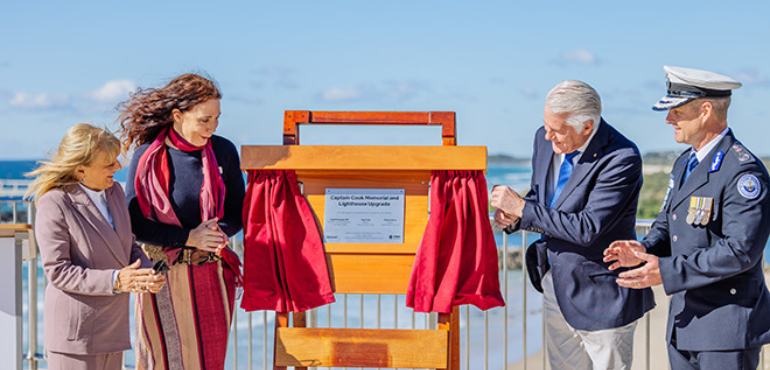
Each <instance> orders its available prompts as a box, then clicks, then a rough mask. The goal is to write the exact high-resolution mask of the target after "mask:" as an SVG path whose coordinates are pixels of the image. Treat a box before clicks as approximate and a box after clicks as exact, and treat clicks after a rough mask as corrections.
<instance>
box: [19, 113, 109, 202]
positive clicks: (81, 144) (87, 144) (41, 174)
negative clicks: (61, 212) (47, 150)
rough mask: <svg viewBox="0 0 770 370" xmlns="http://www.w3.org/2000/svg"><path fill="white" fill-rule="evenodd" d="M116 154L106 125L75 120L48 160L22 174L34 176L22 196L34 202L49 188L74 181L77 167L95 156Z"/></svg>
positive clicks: (84, 164)
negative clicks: (99, 125)
mask: <svg viewBox="0 0 770 370" xmlns="http://www.w3.org/2000/svg"><path fill="white" fill-rule="evenodd" d="M119 153H120V140H118V138H117V137H115V135H113V134H112V133H111V132H110V131H108V130H107V129H106V128H99V127H96V126H93V125H91V124H88V123H78V124H76V125H75V126H72V127H71V128H70V129H69V130H68V131H67V133H66V134H65V135H64V138H62V140H61V143H60V144H59V148H58V149H57V150H56V153H55V154H53V155H50V154H49V157H50V160H47V161H40V162H38V163H39V164H40V166H39V167H38V168H36V169H35V170H33V171H31V172H28V173H25V174H24V176H26V177H34V178H35V179H34V180H33V181H32V184H30V186H29V189H28V190H27V193H26V194H25V195H24V196H25V197H29V196H30V195H32V196H33V198H34V199H35V201H38V200H40V197H42V196H43V194H45V193H47V192H48V191H49V190H51V189H55V188H59V187H62V186H65V185H69V184H76V183H78V182H79V181H80V179H78V178H77V176H76V173H77V170H78V167H80V166H88V165H90V164H91V163H93V162H94V160H96V159H97V158H98V157H99V155H108V156H110V157H117V156H118V154H119Z"/></svg>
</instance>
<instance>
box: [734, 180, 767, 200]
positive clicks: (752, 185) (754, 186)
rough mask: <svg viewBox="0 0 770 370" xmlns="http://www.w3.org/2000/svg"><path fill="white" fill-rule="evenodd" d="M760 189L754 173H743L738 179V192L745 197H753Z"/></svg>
mask: <svg viewBox="0 0 770 370" xmlns="http://www.w3.org/2000/svg"><path fill="white" fill-rule="evenodd" d="M761 191H762V185H760V183H759V179H758V178H757V177H756V176H754V175H750V174H749V175H743V176H741V178H740V179H738V193H740V194H741V196H743V197H744V198H746V199H755V198H756V197H758V196H759V193H760V192H761Z"/></svg>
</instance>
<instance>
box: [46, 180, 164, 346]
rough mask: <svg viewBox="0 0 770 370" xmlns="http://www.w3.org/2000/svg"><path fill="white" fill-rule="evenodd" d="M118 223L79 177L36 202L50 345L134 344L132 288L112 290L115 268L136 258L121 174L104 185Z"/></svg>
mask: <svg viewBox="0 0 770 370" xmlns="http://www.w3.org/2000/svg"><path fill="white" fill-rule="evenodd" d="M105 195H106V199H107V205H108V206H109V208H110V214H111V215H112V220H113V223H114V225H115V228H114V229H113V228H112V227H111V226H110V224H109V223H108V222H107V220H105V219H104V216H102V214H101V213H100V212H99V210H98V209H97V208H96V205H95V204H94V203H93V202H92V201H91V198H89V197H88V194H86V193H85V191H83V189H82V188H80V186H78V185H77V184H74V185H67V186H64V187H61V188H57V189H53V190H50V191H49V192H48V193H46V194H45V195H43V196H42V197H41V198H40V200H39V201H38V204H37V216H36V218H35V236H36V237H37V244H38V246H39V248H40V257H41V260H42V263H43V271H44V272H45V275H46V277H47V278H48V280H49V282H50V283H49V284H48V287H47V288H46V291H45V304H44V311H43V328H44V330H45V340H44V342H45V346H46V349H48V350H49V351H54V352H59V353H70V354H81V355H82V354H89V355H93V354H100V353H111V352H118V351H124V350H127V349H130V348H131V340H130V336H129V335H130V334H129V321H128V320H129V317H128V316H129V313H128V309H129V304H130V302H129V297H130V295H129V294H128V293H118V294H116V293H114V292H113V291H112V286H113V282H112V273H113V271H114V270H117V269H121V268H123V267H125V266H127V265H129V264H131V262H133V261H136V259H137V258H139V259H141V260H142V267H143V268H146V267H152V263H151V262H150V261H149V260H148V259H147V257H146V256H145V255H144V252H143V251H142V249H141V248H140V247H139V246H138V245H137V244H136V243H135V242H134V236H133V234H132V233H131V221H130V219H129V215H128V209H127V207H126V196H125V194H124V193H123V189H122V188H121V186H120V185H119V184H118V183H117V182H116V183H115V184H114V185H113V186H112V187H111V188H109V189H107V190H106V193H105Z"/></svg>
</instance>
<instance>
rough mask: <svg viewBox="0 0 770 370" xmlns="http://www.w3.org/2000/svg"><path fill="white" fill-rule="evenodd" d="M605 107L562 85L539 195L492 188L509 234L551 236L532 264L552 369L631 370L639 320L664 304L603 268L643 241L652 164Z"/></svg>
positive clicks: (542, 145) (537, 169)
mask: <svg viewBox="0 0 770 370" xmlns="http://www.w3.org/2000/svg"><path fill="white" fill-rule="evenodd" d="M601 109H602V108H601V98H600V97H599V94H598V93H597V92H596V91H595V90H594V89H593V88H592V87H591V86H589V85H588V84H586V83H584V82H581V81H564V82H562V83H560V84H558V85H556V87H554V88H553V89H552V90H551V91H550V92H549V93H548V96H547V98H546V104H545V112H544V117H543V118H544V119H543V120H544V123H545V125H544V127H542V128H540V129H539V130H538V132H537V134H536V136H535V144H534V146H535V147H534V153H533V156H532V167H533V171H532V183H531V189H530V191H529V192H528V193H527V195H526V196H525V197H524V198H523V199H522V198H521V197H519V195H518V194H516V193H515V192H513V191H512V190H511V189H510V188H509V187H507V186H496V187H495V188H494V189H493V190H492V207H494V208H496V210H497V211H496V212H495V221H496V223H497V224H498V225H499V226H501V227H505V228H506V232H509V233H510V232H514V231H516V230H519V229H522V230H529V231H534V232H538V233H540V234H542V238H541V239H540V240H538V241H536V242H535V243H533V244H532V245H530V246H529V248H528V249H527V260H526V262H527V268H528V270H529V275H530V277H531V279H532V283H533V284H534V285H535V288H536V289H538V290H539V291H541V292H543V294H544V312H545V320H546V333H545V335H546V339H547V347H548V358H549V362H550V365H551V368H552V369H630V368H631V361H632V353H633V336H634V329H635V328H636V320H637V319H639V318H640V317H641V316H642V315H644V313H645V312H646V311H648V310H650V309H651V308H652V307H654V305H655V303H654V299H653V296H652V292H651V291H650V290H649V289H644V290H635V289H628V288H624V287H620V286H618V285H617V284H615V279H616V277H617V272H614V271H610V270H608V266H609V264H606V263H604V262H603V261H602V258H603V256H602V252H603V251H604V250H605V248H607V247H608V246H609V245H610V243H612V242H613V241H615V240H620V239H629V238H634V237H635V235H636V234H635V223H636V207H637V201H638V197H639V190H640V188H641V187H642V160H641V157H640V155H639V151H638V149H637V148H636V145H634V143H632V142H631V141H630V140H628V139H627V138H625V137H624V136H623V135H621V134H620V132H618V131H617V130H615V129H614V128H613V127H612V126H610V125H609V124H608V123H607V122H606V121H604V120H603V119H602V118H601Z"/></svg>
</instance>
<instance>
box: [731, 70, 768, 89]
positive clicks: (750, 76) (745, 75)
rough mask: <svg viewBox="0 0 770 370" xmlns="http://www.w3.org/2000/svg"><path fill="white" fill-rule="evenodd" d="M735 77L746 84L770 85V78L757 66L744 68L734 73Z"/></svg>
mask: <svg viewBox="0 0 770 370" xmlns="http://www.w3.org/2000/svg"><path fill="white" fill-rule="evenodd" d="M734 77H735V79H736V80H738V81H740V82H741V83H743V84H744V85H746V86H747V87H748V86H761V87H770V78H768V77H767V76H765V75H764V74H763V73H762V72H760V71H759V69H757V68H746V69H743V70H741V71H739V72H738V73H736V74H735V76H734Z"/></svg>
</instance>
